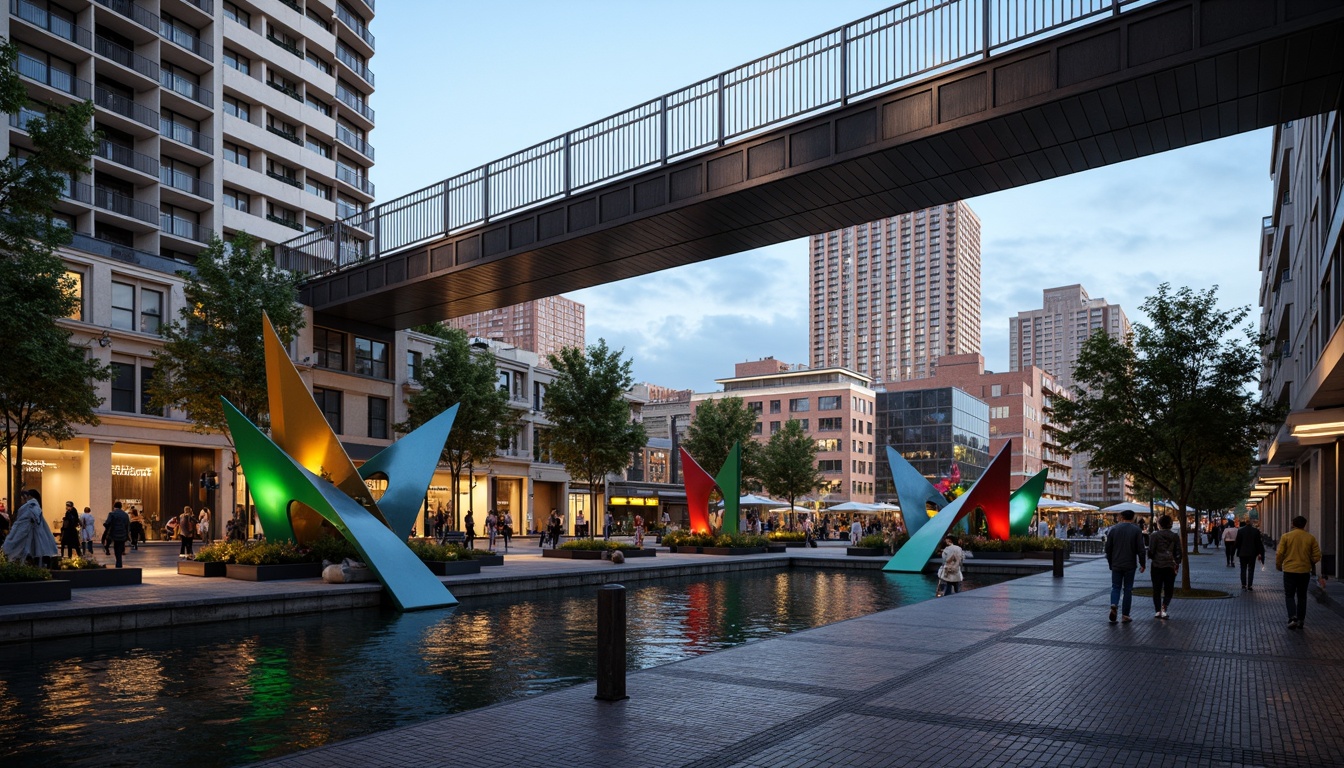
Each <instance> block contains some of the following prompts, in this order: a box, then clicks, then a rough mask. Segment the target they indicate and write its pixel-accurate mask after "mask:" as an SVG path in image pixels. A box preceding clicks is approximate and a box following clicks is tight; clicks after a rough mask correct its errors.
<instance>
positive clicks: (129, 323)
mask: <svg viewBox="0 0 1344 768" xmlns="http://www.w3.org/2000/svg"><path fill="white" fill-rule="evenodd" d="M112 327H113V328H118V329H121V330H123V331H133V330H135V286H134V285H131V284H130V283H118V282H116V281H115V280H114V281H112ZM131 376H132V378H134V376H135V373H134V371H132V373H131Z"/></svg>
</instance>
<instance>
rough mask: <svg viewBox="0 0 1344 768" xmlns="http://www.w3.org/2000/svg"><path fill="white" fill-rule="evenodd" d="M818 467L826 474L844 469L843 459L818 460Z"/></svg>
mask: <svg viewBox="0 0 1344 768" xmlns="http://www.w3.org/2000/svg"><path fill="white" fill-rule="evenodd" d="M817 469H818V470H819V471H821V472H825V473H826V474H832V473H835V472H843V471H844V460H843V459H821V460H819V461H818V462H817Z"/></svg>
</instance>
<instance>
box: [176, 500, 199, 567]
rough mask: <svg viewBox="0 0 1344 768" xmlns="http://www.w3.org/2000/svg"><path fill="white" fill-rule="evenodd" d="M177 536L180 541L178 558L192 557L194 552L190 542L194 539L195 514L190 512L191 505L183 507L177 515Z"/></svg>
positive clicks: (194, 554)
mask: <svg viewBox="0 0 1344 768" xmlns="http://www.w3.org/2000/svg"><path fill="white" fill-rule="evenodd" d="M177 538H178V539H179V540H181V542H182V546H181V547H180V548H179V549H178V553H177V556H178V558H179V559H183V560H185V559H186V558H189V557H192V558H194V557H195V556H196V553H195V552H193V551H192V548H191V544H192V542H193V541H195V540H196V515H195V514H193V513H192V511H191V507H183V508H182V514H180V515H178V516H177Z"/></svg>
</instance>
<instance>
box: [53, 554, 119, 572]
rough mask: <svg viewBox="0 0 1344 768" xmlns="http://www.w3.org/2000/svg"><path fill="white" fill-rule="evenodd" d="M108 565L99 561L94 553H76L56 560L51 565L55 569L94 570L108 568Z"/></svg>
mask: <svg viewBox="0 0 1344 768" xmlns="http://www.w3.org/2000/svg"><path fill="white" fill-rule="evenodd" d="M106 567H107V566H106V565H103V564H102V563H100V562H98V561H97V560H95V559H94V557H93V556H92V555H75V556H74V557H65V558H61V559H60V560H57V561H56V564H55V565H53V566H52V567H51V570H53V571H92V570H96V569H100V568H106Z"/></svg>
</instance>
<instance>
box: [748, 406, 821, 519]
mask: <svg viewBox="0 0 1344 768" xmlns="http://www.w3.org/2000/svg"><path fill="white" fill-rule="evenodd" d="M759 472H760V478H761V483H762V484H764V485H765V490H766V492H767V493H769V494H770V495H771V496H775V497H777V498H781V499H784V500H785V501H787V502H789V507H790V508H792V507H793V505H794V502H795V501H797V499H798V497H800V496H803V495H805V494H808V493H811V492H812V491H814V490H816V489H817V488H820V487H821V484H822V482H824V478H823V477H822V474H821V471H820V470H818V469H817V443H816V441H815V440H813V439H812V438H810V437H808V436H807V433H806V432H804V431H803V425H802V422H799V421H797V420H794V419H790V420H788V421H786V422H784V426H783V427H781V428H780V430H779V431H778V432H776V433H775V434H773V435H771V436H770V442H769V443H766V445H765V450H763V451H761V457H760V467H759Z"/></svg>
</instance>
